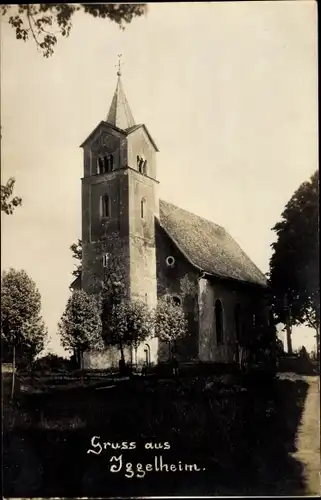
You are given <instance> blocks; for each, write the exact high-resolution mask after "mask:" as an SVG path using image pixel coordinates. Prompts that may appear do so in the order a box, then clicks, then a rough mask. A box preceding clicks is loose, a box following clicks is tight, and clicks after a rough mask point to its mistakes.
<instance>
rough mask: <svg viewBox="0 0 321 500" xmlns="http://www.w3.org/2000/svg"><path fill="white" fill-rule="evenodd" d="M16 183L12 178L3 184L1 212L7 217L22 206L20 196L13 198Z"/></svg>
mask: <svg viewBox="0 0 321 500" xmlns="http://www.w3.org/2000/svg"><path fill="white" fill-rule="evenodd" d="M15 182H16V181H15V179H14V178H13V177H10V179H8V181H7V183H6V184H1V212H4V213H6V214H7V215H11V214H13V211H14V209H15V208H16V207H18V206H19V205H21V204H22V199H21V198H20V197H19V196H14V197H13V189H14V185H15Z"/></svg>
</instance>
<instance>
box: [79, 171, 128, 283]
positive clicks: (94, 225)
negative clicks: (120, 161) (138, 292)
mask: <svg viewBox="0 0 321 500" xmlns="http://www.w3.org/2000/svg"><path fill="white" fill-rule="evenodd" d="M124 174H125V175H124ZM105 194H108V195H109V196H110V199H111V216H110V217H109V218H102V217H101V213H100V210H101V206H100V205H101V197H102V196H103V195H105ZM82 204H83V210H82V214H83V215H82V216H83V222H82V240H83V271H82V283H83V288H84V290H86V291H88V292H89V291H92V290H93V286H94V288H95V289H96V288H97V282H99V280H101V279H102V277H103V272H104V269H103V264H102V256H103V253H108V254H113V252H115V249H117V252H119V249H120V248H121V249H122V254H123V260H124V268H125V269H127V270H126V272H125V274H126V281H127V283H128V281H129V249H128V242H129V237H128V233H129V217H128V176H127V175H126V173H125V172H124V171H118V172H117V171H116V172H112V173H109V174H104V175H99V176H95V177H91V178H84V179H82Z"/></svg>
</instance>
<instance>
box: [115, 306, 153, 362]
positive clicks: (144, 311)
mask: <svg viewBox="0 0 321 500" xmlns="http://www.w3.org/2000/svg"><path fill="white" fill-rule="evenodd" d="M153 324H154V323H153V314H152V311H151V310H150V309H149V307H148V305H147V304H146V303H145V302H143V301H142V300H140V299H138V298H137V299H128V298H122V299H121V300H120V301H119V303H118V304H117V303H114V304H113V306H112V311H111V315H110V323H109V328H110V331H111V334H112V336H111V343H113V344H116V345H118V347H119V350H120V359H121V362H122V364H123V365H124V363H125V356H124V346H131V347H134V348H135V349H137V348H138V346H139V345H140V344H141V342H143V341H144V340H145V339H146V338H148V337H149V336H150V335H151V333H152V329H153Z"/></svg>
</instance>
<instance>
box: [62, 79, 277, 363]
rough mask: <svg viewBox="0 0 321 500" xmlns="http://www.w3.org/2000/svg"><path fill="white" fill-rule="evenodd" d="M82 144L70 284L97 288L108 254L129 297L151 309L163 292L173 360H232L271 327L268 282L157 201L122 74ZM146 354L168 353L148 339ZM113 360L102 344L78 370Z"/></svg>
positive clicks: (215, 230)
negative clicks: (171, 322) (76, 273)
mask: <svg viewBox="0 0 321 500" xmlns="http://www.w3.org/2000/svg"><path fill="white" fill-rule="evenodd" d="M81 146H82V148H83V152H84V175H83V178H82V208H81V210H82V245H83V257H82V276H81V279H77V280H75V282H74V283H73V284H72V285H71V287H72V288H74V289H75V288H79V287H81V288H83V289H84V290H85V291H87V292H89V293H95V292H97V287H98V288H99V283H101V281H102V276H103V275H104V272H105V269H106V268H108V265H109V263H110V262H111V259H112V257H113V256H114V257H115V256H116V257H118V258H119V259H120V260H121V264H122V273H123V274H122V279H123V281H124V283H125V284H126V288H127V291H128V295H129V296H132V297H134V296H136V297H140V298H142V299H143V300H145V301H146V302H147V303H148V305H149V306H150V307H152V308H153V307H155V305H156V303H157V299H158V298H159V297H160V296H162V295H168V296H169V297H171V298H172V300H173V301H175V302H176V303H181V304H182V306H183V308H184V310H185V312H186V315H187V318H188V326H189V332H190V335H189V336H188V337H187V338H186V339H184V340H182V341H180V342H179V345H178V347H177V351H178V357H179V359H180V360H181V361H204V362H219V363H229V362H232V361H233V359H234V355H235V349H236V342H237V341H238V342H240V343H242V342H243V341H244V339H245V338H246V337H248V336H250V335H251V334H254V333H253V332H254V331H255V326H256V325H257V323H258V322H260V324H267V323H268V321H269V311H268V306H267V282H266V278H265V276H264V275H263V274H262V272H261V271H260V270H259V269H258V268H257V267H256V265H255V264H254V263H253V262H252V261H251V259H250V258H249V257H248V256H247V255H246V254H245V253H244V252H243V250H242V249H241V248H240V246H239V245H238V244H237V243H236V241H235V240H234V239H233V238H232V237H231V236H230V235H229V234H228V233H227V231H226V230H225V229H224V228H223V227H221V226H219V225H217V224H215V223H214V222H211V221H209V220H206V219H204V218H202V217H199V216H198V215H195V214H193V213H190V212H188V211H186V210H184V209H182V208H179V207H177V206H175V205H173V204H171V203H168V202H166V201H164V200H162V199H159V182H158V180H157V168H156V156H157V152H158V148H157V145H156V142H155V140H154V139H153V137H152V135H151V133H150V131H149V130H148V128H147V126H146V125H144V124H136V123H135V121H134V118H133V115H132V112H131V110H130V107H129V104H128V102H127V99H126V96H125V93H124V90H123V85H122V81H121V74H120V71H119V72H118V81H117V86H116V90H115V93H114V96H113V98H112V102H111V106H110V109H109V112H108V115H107V117H106V120H104V121H101V122H100V123H99V124H98V125H97V126H96V128H95V129H94V130H93V131H92V132H91V134H90V135H89V136H88V137H87V139H86V140H85V141H84V142H83V143H82V145H81ZM127 355H128V356H130V355H132V353H127ZM145 358H146V360H147V361H148V362H151V363H158V362H160V361H166V360H167V359H168V347H167V346H164V345H162V343H161V342H158V340H157V339H155V338H151V339H150V340H149V341H148V342H147V343H144V345H142V346H141V348H139V349H138V359H145ZM118 359H119V354H118V353H117V349H115V348H112V347H110V348H109V349H107V350H106V353H95V352H91V353H87V354H86V355H85V359H84V364H85V367H87V368H106V367H107V366H108V365H111V364H117V363H118Z"/></svg>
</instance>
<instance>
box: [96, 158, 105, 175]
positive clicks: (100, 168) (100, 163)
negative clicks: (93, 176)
mask: <svg viewBox="0 0 321 500" xmlns="http://www.w3.org/2000/svg"><path fill="white" fill-rule="evenodd" d="M103 172H104V158H98V161H97V174H102V173H103Z"/></svg>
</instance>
